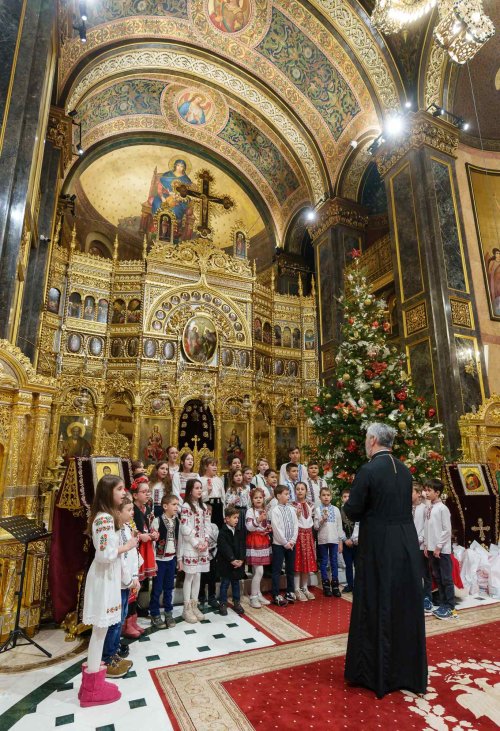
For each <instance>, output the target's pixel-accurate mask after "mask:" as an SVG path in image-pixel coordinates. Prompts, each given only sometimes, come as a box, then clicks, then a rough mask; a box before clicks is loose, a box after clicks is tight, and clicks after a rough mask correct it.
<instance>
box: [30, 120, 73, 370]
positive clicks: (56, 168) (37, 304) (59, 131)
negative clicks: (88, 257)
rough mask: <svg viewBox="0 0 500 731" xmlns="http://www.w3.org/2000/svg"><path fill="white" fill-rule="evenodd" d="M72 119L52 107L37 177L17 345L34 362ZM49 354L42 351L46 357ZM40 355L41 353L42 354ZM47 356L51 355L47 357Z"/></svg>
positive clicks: (69, 152) (69, 155)
mask: <svg viewBox="0 0 500 731" xmlns="http://www.w3.org/2000/svg"><path fill="white" fill-rule="evenodd" d="M71 130H72V122H71V118H70V117H66V116H65V114H64V110H62V109H58V108H57V107H51V109H50V114H49V123H48V128H47V135H46V140H45V150H44V155H43V163H42V172H41V177H40V210H39V213H38V222H37V226H36V229H37V234H38V235H37V236H35V237H34V238H33V241H32V248H31V251H30V254H29V259H28V266H27V271H26V277H25V287H24V296H23V302H22V314H21V320H20V323H19V330H18V334H17V344H18V346H19V347H20V348H21V350H22V351H23V353H24V354H25V355H27V356H28V358H29V359H30V360H31V361H32V362H34V358H35V351H36V347H37V340H38V335H39V327H40V317H41V311H42V308H43V302H44V296H45V288H46V279H47V264H48V260H49V258H50V252H51V249H52V245H51V241H50V240H51V239H52V240H53V239H54V224H55V218H56V216H55V213H56V204H57V197H58V193H59V186H60V181H61V180H62V177H63V173H64V168H65V167H66V165H67V164H68V163H69V161H70V160H71V134H72V132H71ZM47 356H48V354H45V357H47ZM42 357H43V356H42ZM49 357H50V356H49Z"/></svg>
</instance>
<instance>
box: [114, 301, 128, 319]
mask: <svg viewBox="0 0 500 731" xmlns="http://www.w3.org/2000/svg"><path fill="white" fill-rule="evenodd" d="M126 319H127V310H126V308H125V300H121V299H118V300H115V301H114V302H113V312H112V314H111V324H112V325H124V324H125V321H126Z"/></svg>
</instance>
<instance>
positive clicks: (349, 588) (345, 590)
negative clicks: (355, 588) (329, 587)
mask: <svg viewBox="0 0 500 731" xmlns="http://www.w3.org/2000/svg"><path fill="white" fill-rule="evenodd" d="M342 594H352V586H349V584H347V585H346V586H344V588H343V589H342Z"/></svg>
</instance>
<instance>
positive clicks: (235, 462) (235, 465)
mask: <svg viewBox="0 0 500 731" xmlns="http://www.w3.org/2000/svg"><path fill="white" fill-rule="evenodd" d="M229 469H230V470H237V469H240V470H241V459H240V458H239V457H233V458H232V460H231V464H230V465H229Z"/></svg>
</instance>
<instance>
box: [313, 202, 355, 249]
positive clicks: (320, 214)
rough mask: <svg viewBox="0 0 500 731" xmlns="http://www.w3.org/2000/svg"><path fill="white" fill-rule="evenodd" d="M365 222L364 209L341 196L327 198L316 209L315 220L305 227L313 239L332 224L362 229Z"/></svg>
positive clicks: (331, 226) (332, 225)
mask: <svg viewBox="0 0 500 731" xmlns="http://www.w3.org/2000/svg"><path fill="white" fill-rule="evenodd" d="M367 224H368V215H367V212H366V209H365V208H364V207H363V206H361V205H359V203H355V202H354V201H349V200H344V199H343V198H329V199H328V200H326V201H325V202H324V203H323V204H322V205H321V206H320V208H319V209H318V211H317V220H316V222H315V223H312V224H311V225H310V226H308V227H307V229H308V231H309V234H310V236H311V239H312V240H313V241H314V240H315V239H317V238H318V237H319V236H321V234H323V233H324V232H325V231H328V229H330V228H333V227H334V226H338V225H342V226H346V227H347V228H352V229H356V230H358V231H364V229H365V228H366V226H367Z"/></svg>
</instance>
